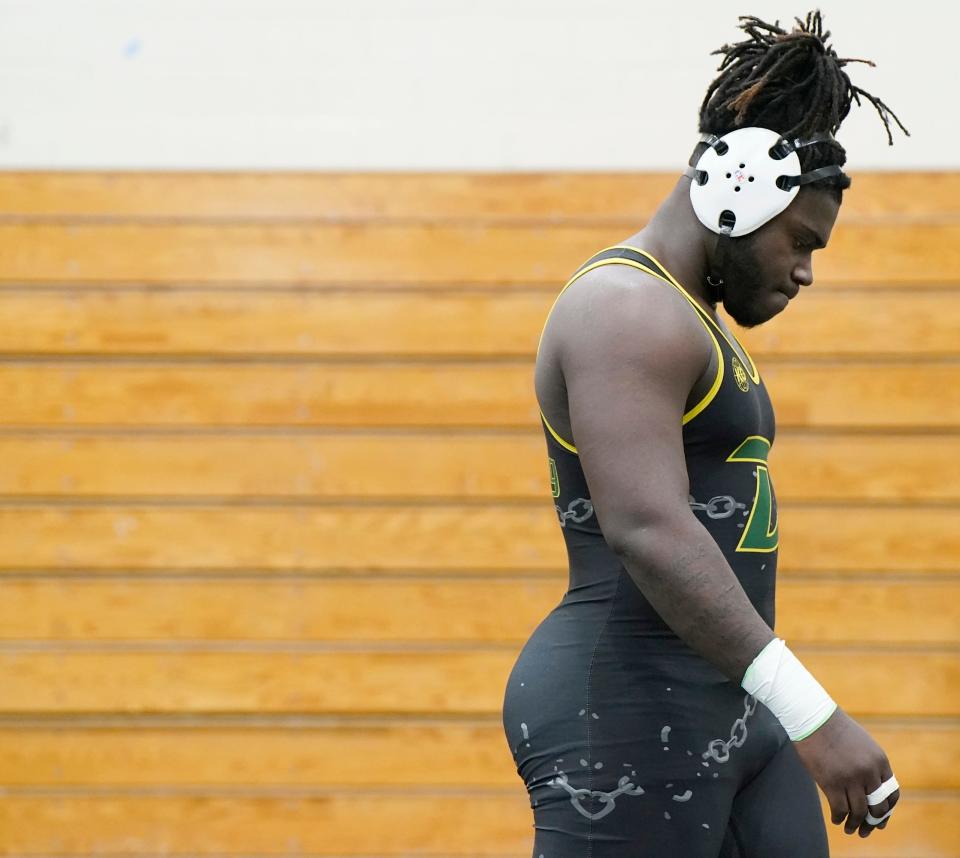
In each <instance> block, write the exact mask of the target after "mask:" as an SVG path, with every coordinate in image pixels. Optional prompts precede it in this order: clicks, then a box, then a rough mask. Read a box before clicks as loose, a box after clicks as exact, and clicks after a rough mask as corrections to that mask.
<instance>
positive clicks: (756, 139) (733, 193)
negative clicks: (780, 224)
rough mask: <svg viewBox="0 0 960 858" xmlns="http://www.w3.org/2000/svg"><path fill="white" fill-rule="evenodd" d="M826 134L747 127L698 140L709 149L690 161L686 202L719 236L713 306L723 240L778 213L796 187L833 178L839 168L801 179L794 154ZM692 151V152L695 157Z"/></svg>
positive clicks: (711, 281) (709, 280)
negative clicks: (801, 134)
mask: <svg viewBox="0 0 960 858" xmlns="http://www.w3.org/2000/svg"><path fill="white" fill-rule="evenodd" d="M833 139H834V138H833V135H832V134H829V133H821V134H814V135H813V136H812V137H808V138H806V139H801V138H799V137H796V138H794V139H792V140H790V139H787V138H784V137H782V136H781V135H780V134H778V133H777V132H776V131H771V130H770V129H769V128H760V127H757V126H749V127H747V128H738V129H736V130H735V131H730V132H728V133H727V134H724V135H723V136H722V137H717V136H716V135H715V134H701V135H700V140H699V142H698V143H697V145H698V146H699V145H700V143H706V144H707V148H706V149H705V150H704V151H703V153H702V154H701V155H700V157H699V159H698V160H697V162H696V164H695V165H694V163H693V158H694V156H693V155H691V156H690V162H689V166H688V167H687V169H686V170H684V173H683V174H684V175H685V176H689V177H690V178H691V179H693V181H692V182H691V183H690V202H691V203H692V205H693V210H694V212H696V215H697V218H698V219H699V220H700V222H701V223H702V224H703V225H704V226H705V227H707V229H709V230H711V231H712V232H715V233H717V246H716V249H715V251H714V253H713V259H712V260H711V269H710V274H709V276H708V277H707V283H708V284H709V285H710V287H711V288H712V289H713V290H714V293H715V299H716V300H717V301H720V300H722V298H723V291H722V287H723V279H722V278H721V277H720V271H721V270H722V269H723V258H724V256H725V254H726V250H727V239H729V238H738V237H739V236H742V235H747V234H748V233H751V232H753V231H754V230H755V229H758V228H759V227H761V226H763V224H765V223H766V222H767V221H769V220H772V219H773V218H774V217H776V216H777V215H778V214H780V212H782V211H783V210H784V209H785V208H786V207H787V206H789V205H790V203H792V202H793V200H794V198H795V197H796V195H797V194H798V193H799V191H800V185H805V184H807V183H808V182H815V181H817V180H818V179H825V178H827V177H828V176H837V175H840V174H841V173H842V172H843V168H842V167H841V166H840V165H839V164H833V165H830V166H828V167H819V168H818V169H816V170H810V171H809V172H807V173H802V172H801V168H800V158H799V157H798V156H797V149H799V148H801V147H802V146H809V145H811V144H812V143H820V142H823V141H828V140H833ZM695 152H696V149H694V153H695Z"/></svg>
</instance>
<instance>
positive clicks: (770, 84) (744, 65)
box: [700, 9, 910, 199]
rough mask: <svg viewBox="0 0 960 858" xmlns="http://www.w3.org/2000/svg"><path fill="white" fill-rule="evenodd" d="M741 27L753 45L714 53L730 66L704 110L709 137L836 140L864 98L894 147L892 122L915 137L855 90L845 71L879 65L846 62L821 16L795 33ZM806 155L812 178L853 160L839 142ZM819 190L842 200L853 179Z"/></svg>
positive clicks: (754, 22) (825, 182)
mask: <svg viewBox="0 0 960 858" xmlns="http://www.w3.org/2000/svg"><path fill="white" fill-rule="evenodd" d="M739 20H740V22H741V23H740V24H739V25H738V26H739V27H740V29H741V30H743V31H744V32H746V33H747V34H748V35H749V37H750V38H748V39H745V40H744V41H742V42H737V43H736V44H733V45H724V46H723V47H721V48H718V49H717V50H715V51H712V54H722V55H723V61H722V62H721V63H720V66H719V67H718V69H717V71H719V72H720V74H719V75H718V76H717V78H716V79H715V80H714V81H713V82H712V83H711V84H710V86H709V88H708V89H707V93H706V95H705V96H704V99H703V102H702V104H701V105H700V131H701V132H708V133H711V134H717V135H718V136H719V135H722V134H726V133H727V132H728V131H733V130H734V129H735V128H740V127H743V126H748V125H756V126H760V127H762V128H770V129H772V130H773V131H776V132H778V133H780V134H782V135H783V136H784V137H796V136H800V137H806V136H808V135H812V134H816V133H818V132H830V133H831V134H835V133H836V131H837V129H838V128H839V127H840V123H841V122H843V120H844V119H845V118H846V116H847V114H848V113H849V112H850V105H851V103H852V102H854V101H856V103H857V104H858V105H860V103H861V102H860V96H861V95H862V96H864V97H865V98H867V99H868V100H869V101H870V103H871V104H873V106H874V107H875V108H876V110H877V112H878V113H879V114H880V118H881V119H882V120H883V124H884V126H885V128H886V131H887V139H888V141H889V144H890V145H893V135H892V133H891V129H890V119H891V117H892V118H893V120H894V121H895V122H896V123H897V125H899V126H900V129H901V130H902V131H903V132H904V133H905V134H907V135H908V136H909V134H910V132H909V131H907V129H906V128H904V126H903V124H902V123H901V122H900V119H899V118H898V117H897V115H896V114H895V113H894V112H893V111H892V110H890V108H889V107H887V105H886V104H884V103H883V102H882V101H881V100H880V99H879V98H877V97H875V96H873V95H871V94H870V93H868V92H866V91H864V90H862V89H860V87H858V86H854V85H853V84H852V83H851V82H850V78H849V77H847V73H846V72H845V71H844V70H843V67H844V66H845V65H846V64H847V63H866V64H867V65H870V66H873V65H874V63H873V62H872V61H870V60H858V59H841V58H840V57H838V56H837V54H836V52H835V51H834V50H833V48H832V47H830V46H829V45H828V44H827V39H828V38H830V31H829V30H827V31H826V32H824V30H823V20H822V16H821V14H820V10H819V9H817V10H816V11H813V12H809V13H808V14H807V17H806V20H805V21H801V20H800V19H799V18H795V19H794V20H795V21H796V22H797V25H798V26H797V27H795V28H794V29H793V31H792V32H789V33H788V32H787V31H786V30H783V29H781V28H780V26H779V23H780V22H779V21H775V22H774V23H773V24H768V23H766V22H765V21H761V20H760V19H759V18H756V17H754V16H753V15H741V16H740V19H739ZM798 155H799V156H800V163H801V166H802V167H803V169H804V170H812V169H815V168H817V167H822V166H825V165H827V164H840V165H841V166H842V165H843V164H844V163H845V162H846V152H845V151H844V149H843V147H842V146H841V145H840V144H839V143H837V142H835V141H828V142H823V143H816V144H814V145H812V146H806V147H803V148H802V149H801V150H799V152H798ZM811 184H812V186H817V187H827V188H829V189H831V190H833V191H834V193H835V194H836V196H837V197H838V199H839V198H840V196H841V191H843V189H844V188H847V187H849V186H850V179H849V177H848V176H846V175H845V174H842V173H841V174H840V175H839V176H831V177H829V178H827V179H822V180H820V181H818V182H813V183H811Z"/></svg>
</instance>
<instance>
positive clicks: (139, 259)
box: [0, 221, 960, 285]
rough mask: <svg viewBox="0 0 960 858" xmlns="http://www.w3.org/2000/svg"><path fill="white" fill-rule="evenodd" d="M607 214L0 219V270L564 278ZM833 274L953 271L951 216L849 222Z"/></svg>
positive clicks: (603, 233) (956, 256)
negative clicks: (466, 219) (322, 220)
mask: <svg viewBox="0 0 960 858" xmlns="http://www.w3.org/2000/svg"><path fill="white" fill-rule="evenodd" d="M629 235H630V231H629V230H627V229H621V228H619V227H610V226H567V225H551V224H539V225H535V226H503V225H496V224H494V225H484V224H476V225H449V224H445V223H439V224H432V223H430V224H413V225H411V224H368V223H336V224H306V225H303V224H299V225H283V226H278V225H268V224H264V223H257V224H251V225H246V224H245V225H236V224H230V225H224V224H209V223H205V224H184V223H179V224H168V223H160V224H136V223H109V224H104V223H70V224H60V223H53V224H51V223H32V224H24V223H0V257H2V258H3V260H4V263H3V266H2V268H0V282H23V283H28V282H34V283H35V282H51V281H52V282H61V283H62V282H97V283H123V282H131V281H133V282H138V283H207V284H214V283H231V282H245V283H250V282H256V283H260V284H267V283H271V284H281V283H282V284H288V285H290V284H295V283H328V284H336V285H344V284H347V283H358V282H360V283H389V284H434V285H437V284H451V283H454V284H461V283H476V284H494V283H499V284H520V283H527V284H529V283H536V284H540V285H542V284H544V283H545V282H554V283H563V282H565V281H566V280H567V278H568V277H569V276H570V275H571V274H572V273H573V272H574V270H575V269H576V268H577V267H578V266H579V265H580V264H581V263H582V262H584V261H585V260H586V259H588V258H589V257H591V256H593V255H594V254H595V253H596V252H597V251H599V250H601V249H602V248H604V247H608V246H610V245H614V244H617V243H619V242H622V241H624V240H626V239H627V238H628V237H629ZM814 276H815V277H817V278H819V279H821V280H824V281H833V282H842V283H857V284H864V283H891V284H900V283H906V282H910V283H932V284H936V283H944V282H950V283H955V282H956V281H957V280H958V279H960V222H955V221H942V222H935V223H908V224H903V223H886V222H881V223H871V224H857V223H852V224H847V225H845V226H843V228H840V229H837V230H836V232H835V234H834V235H833V237H832V238H831V240H830V248H829V249H828V250H825V251H823V252H822V254H820V255H818V256H817V257H816V259H815V262H814Z"/></svg>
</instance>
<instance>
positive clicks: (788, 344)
mask: <svg viewBox="0 0 960 858" xmlns="http://www.w3.org/2000/svg"><path fill="white" fill-rule="evenodd" d="M584 288H586V286H584ZM554 298H555V295H554V294H553V293H552V292H547V291H544V290H539V291H517V292H501V293H497V294H491V293H489V292H463V291H461V292H456V291H450V292H447V291H438V292H436V293H429V292H422V291H417V292H413V291H411V292H406V293H403V292H392V293H384V292H367V291H359V290H354V291H352V292H350V291H340V290H338V291H335V292H327V291H303V290H300V291H279V290H278V291H275V292H272V293H270V292H266V291H239V290H237V291H227V290H199V289H196V290H194V289H189V290H188V289H176V290H162V291H160V290H156V289H145V290H140V289H124V290H118V289H112V290H110V289H107V290H104V289H88V288H85V287H73V288H72V289H69V290H66V291H64V290H40V289H37V288H24V289H22V290H14V289H8V290H4V291H0V329H2V330H3V331H4V334H5V336H4V340H3V343H2V346H0V347H2V351H3V353H4V354H7V355H16V354H31V355H83V354H99V355H175V356H176V355H243V356H254V355H296V356H302V357H309V356H354V355H380V356H384V355H392V356H397V357H400V356H418V355H429V356H434V357H440V356H471V357H474V356H475V357H493V356H501V357H503V356H513V357H529V358H532V357H533V356H534V354H535V352H536V347H537V340H538V338H539V335H540V329H541V327H542V326H543V323H544V320H545V319H546V317H547V313H548V311H549V309H550V306H551V304H552V303H553V300H554ZM725 321H726V322H727V324H728V327H731V328H733V329H734V331H735V332H736V334H737V336H738V337H739V338H740V339H741V340H742V341H743V342H744V344H745V345H746V347H747V348H748V349H749V350H750V353H751V354H752V355H753V356H754V357H756V358H758V359H762V358H766V357H790V356H793V357H796V356H805V355H820V356H828V357H834V358H840V357H846V356H861V357H862V356H876V355H902V356H915V357H923V356H927V357H933V356H938V355H939V356H957V355H960V337H958V336H957V331H958V329H960V310H958V309H957V307H956V305H955V303H953V302H952V301H950V300H949V293H945V292H943V291H942V290H924V289H921V288H919V287H916V288H914V289H913V290H877V291H876V292H874V293H867V292H864V291H861V290H850V291H838V290H826V291H822V290H816V289H813V290H809V291H804V292H802V293H801V296H798V298H797V299H795V300H794V301H793V302H792V303H791V304H790V305H789V307H788V309H787V310H785V311H784V312H783V313H781V314H780V315H778V316H776V317H775V318H774V319H772V320H771V321H770V322H769V323H768V324H765V325H761V326H758V327H756V328H754V329H752V330H749V331H745V330H742V329H741V330H739V331H738V330H737V328H736V326H735V325H734V323H733V322H732V321H730V320H729V319H725Z"/></svg>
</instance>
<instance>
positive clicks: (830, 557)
mask: <svg viewBox="0 0 960 858" xmlns="http://www.w3.org/2000/svg"><path fill="white" fill-rule="evenodd" d="M779 509H780V557H779V560H778V569H780V570H781V571H786V572H790V571H795V572H803V573H809V574H828V575H838V574H850V573H865V572H866V573H871V574H879V573H896V574H901V573H910V572H914V573H950V574H956V572H957V571H958V569H957V558H958V557H960V530H958V529H957V527H956V513H955V511H954V510H953V509H952V508H949V507H933V506H928V507H923V506H919V505H910V506H896V507H883V506H870V505H867V506H855V505H848V506H845V507H837V506H819V507H807V506H802V505H790V504H782V505H780V508H779ZM0 532H3V534H4V547H3V552H2V555H0V570H4V571H9V572H25V571H30V570H49V571H53V570H59V571H68V570H100V571H119V572H127V571H168V570H179V571H188V570H197V571H204V570H208V571H224V570H227V571H241V570H242V571H251V570H255V571H257V572H261V573H265V572H269V571H271V570H272V571H307V570H317V571H327V572H331V571H351V570H353V571H364V572H367V571H374V570H379V571H414V572H420V573H423V574H430V573H438V572H442V573H444V574H455V573H457V572H471V573H473V572H480V573H483V574H490V573H497V572H500V573H507V572H510V573H516V572H519V571H529V572H535V571H539V572H555V573H557V574H558V575H559V574H560V570H565V569H566V567H567V556H566V550H565V548H564V545H563V540H562V538H561V533H560V529H559V526H558V523H557V519H556V517H555V514H554V512H553V510H552V509H551V508H550V506H549V505H548V504H547V503H546V502H538V503H533V502H531V503H526V504H516V503H511V504H509V506H504V505H502V504H476V505H472V504H471V505H460V504H442V505H438V506H432V505H424V506H420V505H406V506H404V505H399V506H390V505H377V504H357V505H347V504H342V503H341V504H330V505H323V506H302V505H300V506H294V505H287V504H282V505H274V506H253V505H246V504H245V505H236V506H229V505H226V506H216V505H214V506H208V505H195V506H194V505H182V506H166V505H158V506H143V505H141V506H136V505H127V504H113V505H109V506H103V507H100V506H85V505H80V506H76V505H75V506H68V505H57V506H53V505H37V506H14V505H12V504H11V505H6V506H0ZM371 533H375V534H376V535H377V538H376V539H371V538H370V534H371Z"/></svg>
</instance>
